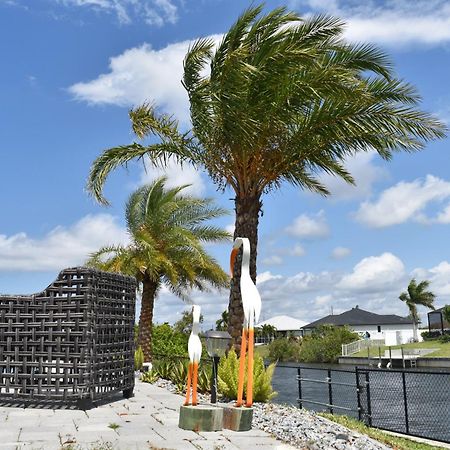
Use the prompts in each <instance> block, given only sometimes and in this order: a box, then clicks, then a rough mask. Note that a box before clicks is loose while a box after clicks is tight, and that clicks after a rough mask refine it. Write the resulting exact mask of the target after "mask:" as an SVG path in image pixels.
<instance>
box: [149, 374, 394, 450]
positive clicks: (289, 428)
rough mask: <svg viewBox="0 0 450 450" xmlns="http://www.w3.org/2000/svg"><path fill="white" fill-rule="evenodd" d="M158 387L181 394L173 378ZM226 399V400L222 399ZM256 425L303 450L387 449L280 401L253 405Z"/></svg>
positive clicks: (204, 400)
mask: <svg viewBox="0 0 450 450" xmlns="http://www.w3.org/2000/svg"><path fill="white" fill-rule="evenodd" d="M154 384H155V386H158V387H162V388H165V389H167V390H168V391H170V392H173V393H178V390H177V388H176V386H175V385H174V384H173V383H172V382H171V381H169V380H163V379H161V378H160V379H158V380H157V381H156V382H155V383H154ZM198 399H199V401H200V402H201V403H208V402H209V400H210V396H209V395H205V394H200V393H199V394H198ZM221 401H222V400H221ZM253 408H254V409H253V426H254V427H255V428H259V429H260V430H263V431H265V432H267V433H269V434H272V435H273V436H276V437H277V438H278V439H280V440H282V441H284V442H287V443H288V444H290V445H292V446H294V447H297V448H299V449H302V450H306V449H308V450H326V449H337V450H359V449H361V450H386V449H390V448H391V447H388V446H386V445H384V444H382V443H381V442H378V441H375V440H374V439H371V438H369V437H368V436H366V435H364V434H360V433H357V432H355V431H352V430H349V429H348V428H346V427H344V426H342V425H339V424H337V423H335V422H332V421H330V420H328V419H325V418H324V417H321V416H319V415H317V414H316V413H314V412H313V411H307V410H305V409H299V408H296V407H294V406H287V405H286V406H285V405H279V404H276V403H255V404H254V405H253Z"/></svg>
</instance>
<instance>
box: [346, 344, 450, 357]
mask: <svg viewBox="0 0 450 450" xmlns="http://www.w3.org/2000/svg"><path fill="white" fill-rule="evenodd" d="M401 347H403V348H404V349H405V350H407V349H413V348H435V349H436V351H435V352H433V353H429V354H428V355H425V357H426V358H430V357H431V358H450V342H446V343H443V342H439V341H438V340H436V341H423V342H413V343H412V344H404V345H403V346H401V345H395V346H392V347H391V348H392V349H393V350H394V349H399V348H401ZM380 349H381V356H384V351H385V350H389V347H380ZM369 354H370V356H372V357H375V358H377V357H378V347H371V348H370V352H369ZM350 356H355V357H358V356H362V357H364V356H366V357H367V349H365V350H362V351H360V352H358V353H353V354H352V355H350Z"/></svg>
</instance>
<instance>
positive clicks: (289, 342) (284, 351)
mask: <svg viewBox="0 0 450 450" xmlns="http://www.w3.org/2000/svg"><path fill="white" fill-rule="evenodd" d="M300 348H301V343H300V342H299V341H297V340H296V339H286V338H278V339H275V340H274V341H272V342H271V343H270V344H269V355H268V356H269V359H270V360H271V361H298V360H299V356H300Z"/></svg>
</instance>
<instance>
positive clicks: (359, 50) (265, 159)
mask: <svg viewBox="0 0 450 450" xmlns="http://www.w3.org/2000/svg"><path fill="white" fill-rule="evenodd" d="M261 13H262V7H261V6H258V7H255V8H254V7H252V8H250V9H248V10H247V11H245V12H244V13H243V14H242V15H241V16H240V17H239V18H238V20H237V21H236V22H235V23H234V24H233V25H232V27H231V28H230V30H229V31H228V33H226V34H225V36H224V37H223V39H222V41H221V43H220V44H219V45H218V46H217V47H216V46H215V43H214V42H213V41H212V40H211V39H200V40H198V41H197V42H195V43H194V44H193V45H192V46H191V48H190V49H189V51H188V53H187V55H186V57H185V59H184V77H183V81H182V82H183V85H184V87H185V88H186V90H187V92H188V95H189V100H190V111H191V121H192V129H191V130H188V131H187V132H185V133H182V132H180V131H179V130H178V123H177V121H176V120H175V119H174V118H173V117H171V116H168V115H166V114H160V113H158V112H157V110H156V108H155V106H154V105H150V104H144V105H142V106H140V107H137V108H135V109H134V110H132V111H130V118H131V121H132V127H133V131H134V132H135V134H136V135H137V137H138V138H140V139H142V138H145V137H149V136H153V137H156V138H158V142H156V143H154V141H153V142H152V143H150V144H149V145H145V144H144V143H138V142H135V143H133V144H131V145H126V146H120V147H114V148H111V149H108V150H106V151H104V153H103V154H102V155H100V156H99V157H98V158H97V159H96V160H95V162H94V163H93V165H92V167H91V172H90V175H89V179H88V185H87V186H88V190H89V191H90V192H91V194H92V195H93V196H94V197H95V198H96V199H97V200H98V201H99V202H103V203H107V201H106V199H105V198H104V197H103V195H102V190H103V185H104V183H105V180H106V178H107V176H108V174H109V173H110V172H111V171H112V170H114V169H115V168H117V167H118V166H124V165H125V164H126V163H127V162H128V161H130V160H132V159H136V158H137V159H139V158H143V157H144V156H146V157H148V158H149V160H150V161H151V162H152V163H153V164H165V163H166V162H167V161H168V160H169V159H171V158H173V159H174V160H175V161H178V162H181V163H190V164H193V165H194V166H195V167H202V168H204V169H206V171H207V172H208V174H209V176H210V177H211V179H212V181H213V182H214V183H215V184H216V185H217V186H218V187H219V188H220V189H225V188H231V189H232V191H233V192H234V195H235V198H234V201H235V211H236V219H235V232H234V237H237V236H241V237H248V238H249V240H250V243H251V250H252V252H251V261H250V274H251V277H252V279H253V280H254V281H255V280H256V257H257V251H256V250H257V242H258V221H259V216H260V212H261V208H262V197H263V195H264V194H266V193H268V192H270V191H273V190H276V189H279V188H281V186H282V185H283V184H285V183H288V184H292V185H294V186H297V187H299V188H301V189H307V190H310V191H313V192H317V193H319V194H322V195H328V194H329V192H328V190H327V188H326V186H324V185H323V183H321V181H320V178H319V176H318V175H319V174H320V173H328V174H331V175H334V176H337V177H340V178H342V179H343V180H345V181H346V182H348V183H354V180H353V178H352V176H351V174H350V173H349V172H348V171H347V170H346V169H345V166H344V163H345V160H346V159H347V158H348V157H351V156H353V155H355V154H356V153H357V152H360V151H370V150H375V151H377V152H378V154H379V155H380V156H381V157H382V158H384V159H385V160H389V159H391V158H392V156H393V153H394V152H396V151H400V150H405V151H408V152H413V151H417V150H420V149H422V148H423V147H424V145H425V143H426V142H427V141H429V140H432V139H435V138H443V137H444V136H445V130H446V128H445V126H444V125H443V124H442V123H441V122H439V121H438V120H437V119H436V118H434V117H433V116H431V115H430V114H427V113H425V112H422V111H420V110H419V109H418V108H417V106H416V105H417V104H418V103H419V101H420V97H419V95H418V94H417V92H416V91H415V89H414V88H413V87H412V86H411V85H410V84H407V83H405V82H403V81H401V80H399V79H397V78H395V75H394V73H393V68H392V65H391V63H390V61H389V59H388V57H387V56H386V55H385V54H384V53H383V52H382V51H381V50H379V49H378V48H376V47H374V46H372V45H369V44H350V43H347V42H345V41H344V40H343V28H344V25H345V24H344V23H343V22H342V21H341V20H339V19H337V18H333V17H326V16H316V17H311V18H307V19H302V18H301V17H299V16H298V15H297V14H296V13H293V12H288V11H287V10H286V9H285V8H277V9H275V10H273V11H271V12H269V13H268V14H266V15H262V14H261ZM207 68H209V69H210V70H209V72H208V70H206V69H207ZM240 267H241V264H240V259H239V258H237V261H236V267H235V271H234V278H233V280H232V283H231V292H230V299H229V312H230V321H229V324H228V325H229V331H230V333H231V334H232V336H233V338H234V339H235V342H237V341H238V340H239V336H240V330H241V327H242V321H243V311H242V303H241V298H240V292H239V279H240Z"/></svg>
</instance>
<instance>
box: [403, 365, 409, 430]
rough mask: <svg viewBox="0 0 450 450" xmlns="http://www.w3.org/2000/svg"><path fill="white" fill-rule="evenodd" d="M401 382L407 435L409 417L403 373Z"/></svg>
mask: <svg viewBox="0 0 450 450" xmlns="http://www.w3.org/2000/svg"><path fill="white" fill-rule="evenodd" d="M402 382H403V403H404V405H405V427H406V428H405V429H406V434H409V417H408V397H407V396H406V376H405V371H403V372H402Z"/></svg>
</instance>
